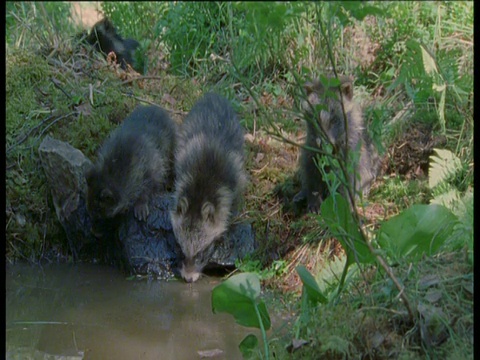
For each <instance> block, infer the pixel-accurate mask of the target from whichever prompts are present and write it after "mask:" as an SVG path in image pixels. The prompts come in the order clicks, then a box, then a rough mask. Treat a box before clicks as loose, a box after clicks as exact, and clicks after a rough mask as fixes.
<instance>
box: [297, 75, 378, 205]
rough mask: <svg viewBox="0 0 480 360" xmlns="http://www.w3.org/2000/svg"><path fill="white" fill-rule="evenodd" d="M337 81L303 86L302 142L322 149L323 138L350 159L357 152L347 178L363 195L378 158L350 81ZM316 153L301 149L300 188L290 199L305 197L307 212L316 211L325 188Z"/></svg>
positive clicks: (367, 189)
mask: <svg viewBox="0 0 480 360" xmlns="http://www.w3.org/2000/svg"><path fill="white" fill-rule="evenodd" d="M339 80H340V85H339V86H338V87H333V86H332V87H329V88H326V87H325V86H324V85H323V84H322V83H321V82H320V81H318V80H316V81H313V82H307V83H306V84H305V85H304V87H305V90H306V93H307V99H308V101H307V100H304V101H303V102H302V108H303V110H304V112H305V118H306V120H307V121H306V123H307V139H306V142H305V145H306V146H307V147H311V148H318V149H322V146H323V145H324V143H325V141H328V142H329V143H331V144H332V146H333V151H334V152H336V153H340V154H342V155H344V154H345V152H346V150H347V149H348V151H349V152H350V155H349V159H352V158H353V157H352V155H353V152H355V151H359V152H360V154H359V158H358V161H357V162H356V165H355V167H354V173H351V174H349V181H350V184H351V185H352V186H353V184H355V188H354V189H355V192H356V194H357V195H358V194H359V193H362V194H363V195H366V194H367V193H368V191H369V189H370V185H371V183H372V182H373V181H374V180H375V177H376V175H377V172H378V167H379V158H378V154H377V151H376V149H375V147H374V146H373V144H372V142H371V139H370V137H369V136H368V133H367V131H366V130H365V125H364V121H363V116H362V110H361V108H360V106H359V105H358V104H356V103H355V102H354V100H353V84H352V80H351V79H350V78H349V77H347V76H341V77H340V78H339ZM327 91H329V92H333V93H335V94H336V98H333V97H331V96H326V92H327ZM342 102H343V108H344V110H345V116H346V118H347V129H345V120H344V115H343V110H342ZM316 105H323V108H322V109H321V110H317V111H316V109H315V106H316ZM315 123H316V124H317V125H318V127H317V126H315ZM319 128H320V129H319ZM346 132H347V134H346V135H347V136H346V138H347V139H346V140H345V133H346ZM317 155H318V153H316V152H315V151H312V150H309V149H305V148H302V152H301V157H300V175H301V179H302V191H301V192H300V193H298V194H297V195H296V196H295V198H294V201H300V200H301V199H303V198H305V197H307V204H308V210H309V211H311V212H318V211H319V208H320V202H321V200H322V199H323V198H324V197H325V196H326V195H327V190H328V189H327V186H326V183H325V182H324V180H323V178H322V174H321V173H320V171H319V170H318V168H317V166H316V164H315V158H316V156H317ZM326 170H327V171H329V170H331V169H326Z"/></svg>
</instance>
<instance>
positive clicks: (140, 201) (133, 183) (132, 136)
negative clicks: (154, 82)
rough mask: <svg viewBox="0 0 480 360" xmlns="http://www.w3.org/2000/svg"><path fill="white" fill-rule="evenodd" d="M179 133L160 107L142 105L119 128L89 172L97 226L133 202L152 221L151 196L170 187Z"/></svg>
mask: <svg viewBox="0 0 480 360" xmlns="http://www.w3.org/2000/svg"><path fill="white" fill-rule="evenodd" d="M175 137H176V124H175V122H174V121H173V120H172V119H171V118H170V117H169V116H168V114H167V112H166V111H165V110H163V109H161V108H159V107H157V106H137V107H136V108H135V110H134V111H133V112H132V113H131V114H130V115H129V116H128V117H127V118H126V119H125V120H124V121H123V124H122V125H121V126H120V127H118V128H117V129H116V130H114V132H113V133H112V134H111V135H110V137H109V138H108V139H107V140H106V141H105V142H104V144H103V145H102V147H101V148H100V150H99V151H98V154H97V160H96V163H95V164H94V165H93V166H92V167H91V168H90V169H88V170H87V172H86V174H85V177H86V180H87V185H88V194H87V207H88V211H89V212H90V214H91V215H92V217H93V221H94V225H95V222H96V221H97V220H102V219H103V220H105V219H111V218H114V217H115V216H116V215H118V214H120V213H124V212H126V211H128V210H129V209H130V208H131V207H133V209H134V215H135V217H136V218H137V219H139V220H143V221H144V220H146V218H147V216H148V214H149V207H148V204H149V200H150V198H151V197H152V196H153V195H154V194H155V193H156V192H157V191H159V190H162V188H164V187H165V186H168V181H169V180H168V179H169V178H170V176H171V175H170V173H171V171H172V160H173V152H174V145H175ZM170 182H171V180H170Z"/></svg>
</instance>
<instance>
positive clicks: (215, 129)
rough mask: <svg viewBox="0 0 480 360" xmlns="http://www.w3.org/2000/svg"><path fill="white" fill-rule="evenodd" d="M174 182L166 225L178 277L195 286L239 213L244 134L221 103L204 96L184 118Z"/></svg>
mask: <svg viewBox="0 0 480 360" xmlns="http://www.w3.org/2000/svg"><path fill="white" fill-rule="evenodd" d="M175 177H176V178H175V206H174V209H173V210H172V211H171V219H172V226H173V231H174V233H175V237H176V239H177V242H178V244H179V245H180V247H181V249H182V252H183V255H184V259H183V262H182V264H181V267H180V273H181V275H182V277H183V278H184V279H185V281H187V282H194V281H196V280H197V279H198V278H199V277H200V274H201V272H202V269H203V268H204V267H205V265H207V263H208V261H209V259H210V255H211V254H212V251H213V244H214V242H215V241H216V240H218V239H220V238H221V237H222V235H223V234H224V233H225V231H226V230H227V228H228V226H229V222H230V219H231V216H232V213H235V212H236V210H237V209H238V205H239V201H240V200H241V198H242V194H243V190H244V187H245V182H246V175H245V170H244V138H243V129H242V127H241V125H240V123H239V120H238V118H237V116H236V114H235V112H234V110H233V108H232V106H231V105H230V103H229V102H228V101H227V100H226V99H225V98H223V97H221V96H219V95H217V94H212V93H211V94H207V95H205V96H204V97H203V98H202V99H200V100H199V101H198V102H197V103H196V104H195V105H194V106H193V108H192V110H191V111H190V113H189V114H188V115H187V117H186V119H185V121H184V122H183V125H182V128H181V130H180V131H179V136H178V140H177V150H176V153H175Z"/></svg>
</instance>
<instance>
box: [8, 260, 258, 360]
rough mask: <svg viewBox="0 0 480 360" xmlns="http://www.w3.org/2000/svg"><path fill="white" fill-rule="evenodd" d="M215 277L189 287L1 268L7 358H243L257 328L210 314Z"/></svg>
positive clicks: (79, 272) (102, 272) (87, 270)
mask: <svg viewBox="0 0 480 360" xmlns="http://www.w3.org/2000/svg"><path fill="white" fill-rule="evenodd" d="M219 282H220V279H219V278H208V277H206V278H203V279H201V280H199V281H198V282H196V283H194V284H186V283H184V282H182V281H170V282H166V281H160V280H146V279H143V280H139V279H133V280H129V279H127V278H126V277H125V276H124V275H123V274H122V273H121V272H119V271H118V270H116V269H113V268H110V267H105V266H100V265H93V264H75V265H58V264H54V265H53V264H50V265H48V266H43V267H39V266H35V267H34V266H28V265H22V264H16V265H13V266H12V265H9V266H7V267H6V358H7V359H60V358H61V359H180V360H182V359H189V360H190V359H200V358H201V354H199V353H198V351H212V353H210V355H212V354H213V353H215V352H217V353H219V351H218V350H220V351H221V353H220V354H219V355H217V356H214V357H212V358H213V359H241V358H242V357H241V354H240V351H239V349H238V344H239V343H240V342H241V341H242V339H243V338H244V337H245V336H246V335H247V334H249V333H254V334H255V335H256V336H257V337H258V338H259V340H260V339H261V335H260V332H259V331H258V330H257V329H248V328H244V327H242V326H240V325H238V324H236V323H235V321H234V319H233V317H232V316H231V315H229V314H213V313H212V310H211V290H212V289H213V287H214V286H215V285H217V284H218V283H219Z"/></svg>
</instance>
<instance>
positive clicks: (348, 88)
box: [340, 81, 353, 100]
mask: <svg viewBox="0 0 480 360" xmlns="http://www.w3.org/2000/svg"><path fill="white" fill-rule="evenodd" d="M340 91H341V92H342V95H343V96H345V97H346V98H347V99H348V100H352V98H353V85H352V83H351V82H350V81H348V82H344V83H343V84H341V85H340Z"/></svg>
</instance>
